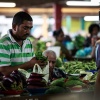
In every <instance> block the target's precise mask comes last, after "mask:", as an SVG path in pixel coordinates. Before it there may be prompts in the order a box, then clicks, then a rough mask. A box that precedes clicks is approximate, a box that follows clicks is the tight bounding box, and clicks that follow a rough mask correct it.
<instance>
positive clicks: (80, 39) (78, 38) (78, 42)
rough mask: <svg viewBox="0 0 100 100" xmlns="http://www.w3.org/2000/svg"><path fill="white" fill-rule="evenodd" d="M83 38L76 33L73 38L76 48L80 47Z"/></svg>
mask: <svg viewBox="0 0 100 100" xmlns="http://www.w3.org/2000/svg"><path fill="white" fill-rule="evenodd" d="M84 41H85V38H84V37H83V36H81V35H77V36H76V37H75V40H74V46H75V48H76V49H82V48H83V44H84Z"/></svg>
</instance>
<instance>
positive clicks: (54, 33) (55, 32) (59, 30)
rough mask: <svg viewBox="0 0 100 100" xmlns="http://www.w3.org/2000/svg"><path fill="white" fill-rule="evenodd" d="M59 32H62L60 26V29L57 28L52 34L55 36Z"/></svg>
mask: <svg viewBox="0 0 100 100" xmlns="http://www.w3.org/2000/svg"><path fill="white" fill-rule="evenodd" d="M61 32H63V30H62V28H60V29H58V30H56V31H53V36H54V37H57V36H59V34H61Z"/></svg>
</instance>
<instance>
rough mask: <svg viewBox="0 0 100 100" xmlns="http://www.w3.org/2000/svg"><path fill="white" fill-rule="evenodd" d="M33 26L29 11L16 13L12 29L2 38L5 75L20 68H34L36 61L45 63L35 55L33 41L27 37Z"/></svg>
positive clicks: (0, 59) (1, 61)
mask: <svg viewBox="0 0 100 100" xmlns="http://www.w3.org/2000/svg"><path fill="white" fill-rule="evenodd" d="M32 27H33V20H32V17H31V16H30V15H29V14H28V13H26V12H23V11H21V12H18V13H16V14H15V15H14V17H13V21H12V29H10V30H8V34H6V35H5V36H4V37H2V39H0V72H2V73H3V74H4V75H8V74H10V73H11V72H12V71H13V70H17V69H18V68H21V69H29V68H32V67H33V66H34V64H35V63H37V64H39V65H40V66H43V65H45V63H44V62H42V61H41V60H37V59H36V58H35V57H33V56H34V54H33V48H32V43H31V41H30V40H29V39H28V38H27V37H28V36H29V35H30V31H31V28H32Z"/></svg>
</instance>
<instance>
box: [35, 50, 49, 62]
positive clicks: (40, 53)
mask: <svg viewBox="0 0 100 100" xmlns="http://www.w3.org/2000/svg"><path fill="white" fill-rule="evenodd" d="M35 57H36V59H37V60H42V61H44V62H47V57H45V56H43V55H42V52H41V51H37V52H35Z"/></svg>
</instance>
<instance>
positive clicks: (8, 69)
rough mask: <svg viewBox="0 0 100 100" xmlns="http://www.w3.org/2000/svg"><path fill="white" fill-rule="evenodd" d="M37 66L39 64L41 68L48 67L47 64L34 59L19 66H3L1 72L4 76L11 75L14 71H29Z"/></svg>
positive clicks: (0, 68)
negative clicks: (19, 69)
mask: <svg viewBox="0 0 100 100" xmlns="http://www.w3.org/2000/svg"><path fill="white" fill-rule="evenodd" d="M35 64H39V65H40V66H41V67H42V66H45V65H46V63H44V62H43V61H41V60H37V59H36V58H35V57H34V58H32V59H31V60H30V61H28V62H26V63H24V64H21V65H18V66H1V67H0V72H2V73H3V74H4V75H9V74H10V73H11V72H12V71H14V70H18V68H21V69H29V68H33V67H34V65H35Z"/></svg>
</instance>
